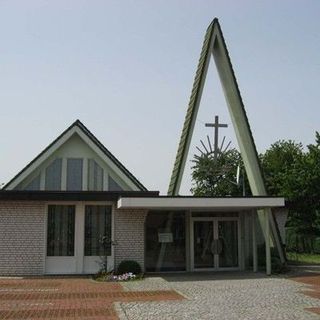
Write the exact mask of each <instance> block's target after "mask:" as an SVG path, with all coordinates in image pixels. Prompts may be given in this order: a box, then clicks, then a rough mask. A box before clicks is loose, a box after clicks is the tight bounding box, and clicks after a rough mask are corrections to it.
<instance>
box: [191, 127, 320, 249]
mask: <svg viewBox="0 0 320 320" xmlns="http://www.w3.org/2000/svg"><path fill="white" fill-rule="evenodd" d="M193 161H194V163H195V165H194V166H193V167H192V170H193V172H192V181H193V186H192V189H191V192H192V193H193V194H194V195H196V196H241V195H242V186H239V185H237V184H236V179H235V176H236V172H237V167H238V165H240V166H241V167H242V168H243V164H242V160H241V155H240V153H239V152H238V151H237V150H236V149H231V150H229V151H227V152H224V153H219V155H218V157H217V158H215V157H214V156H213V154H212V153H209V154H202V155H201V156H200V157H198V156H195V158H194V160H193ZM260 162H261V167H262V170H263V174H264V180H265V184H266V188H267V192H268V195H271V196H283V197H285V198H286V200H288V202H289V204H290V208H289V217H288V223H287V226H288V227H289V228H290V229H291V230H292V231H293V232H292V234H293V235H294V237H295V239H296V246H298V244H299V248H298V249H299V250H302V251H304V252H313V251H314V246H313V245H314V239H315V238H316V237H317V236H319V235H320V134H319V133H318V132H316V141H315V144H310V145H308V146H307V149H306V150H304V149H303V146H302V144H301V143H296V142H294V141H292V140H289V141H284V140H280V141H277V142H276V143H274V144H272V145H271V147H270V148H269V149H268V150H266V152H265V153H264V154H262V155H260ZM245 181H246V182H245V185H246V194H247V195H248V194H250V190H249V184H248V182H247V180H246V178H245ZM319 249H320V248H319Z"/></svg>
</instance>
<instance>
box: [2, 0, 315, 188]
mask: <svg viewBox="0 0 320 320" xmlns="http://www.w3.org/2000/svg"><path fill="white" fill-rule="evenodd" d="M214 17H218V18H219V21H220V23H221V26H222V30H223V33H224V36H225V40H226V42H227V46H228V49H229V52H230V56H231V60H232V63H233V67H234V70H235V73H236V77H237V80H238V84H239V87H240V91H241V94H242V97H243V100H244V103H245V107H246V111H247V113H248V117H249V122H250V125H251V128H252V130H253V133H254V138H255V142H256V145H257V149H258V151H259V152H263V151H264V150H265V149H266V148H268V147H269V146H270V144H271V143H273V142H275V141H276V140H279V139H293V140H296V141H299V142H302V143H303V144H309V143H312V142H313V141H314V136H315V131H316V130H320V126H319V119H320V111H319V110H320V108H319V101H320V90H319V83H320V54H319V52H320V35H319V31H320V2H319V1H308V0H306V1H294V0H290V1H286V0H283V1H245V0H243V1H196V0H193V1H191V0H184V1H139V0H135V1H81V0H77V1H32V0H29V1H22V0H21V1H14V0H11V1H0V128H1V135H0V146H1V152H0V154H1V157H0V168H1V169H0V183H4V182H7V181H8V180H9V179H10V178H11V177H12V176H13V175H14V174H16V173H17V172H18V171H19V170H20V169H21V168H22V167H23V166H25V165H26V164H27V163H28V162H29V161H30V160H32V159H33V158H34V157H35V156H36V155H37V154H38V153H39V152H40V151H41V150H42V149H43V148H44V147H46V145H48V144H49V143H50V142H51V141H52V140H53V139H54V138H55V137H56V136H57V135H58V134H60V133H61V132H62V131H63V130H64V129H65V128H66V127H67V126H69V125H70V124H71V123H72V122H73V121H74V120H76V119H80V120H81V121H82V122H83V123H84V124H85V125H86V126H87V127H88V128H89V129H90V130H91V131H92V132H93V133H94V134H95V135H96V136H97V137H98V138H99V139H100V140H101V142H103V143H104V144H105V145H106V147H107V148H109V149H110V151H112V152H113V153H114V155H115V156H116V157H118V158H119V159H120V160H121V161H122V162H123V163H124V164H125V165H126V166H127V168H128V169H129V170H131V171H132V173H133V174H134V175H136V176H137V177H138V178H139V179H140V180H141V181H142V182H143V183H144V184H145V185H146V186H147V187H148V188H149V189H152V190H160V191H161V192H162V193H165V192H166V191H167V186H168V183H169V178H170V174H171V170H172V166H173V162H174V158H175V154H176V149H177V145H178V141H179V137H180V133H181V129H182V125H183V119H184V116H185V111H186V107H187V104H188V99H189V96H190V92H191V87H192V83H193V78H194V73H195V70H196V66H197V61H198V58H199V54H200V50H201V46H202V41H203V36H204V33H205V30H206V28H207V26H208V24H209V23H210V22H211V20H212V19H213V18H214ZM216 114H218V115H219V116H220V118H221V120H222V121H223V122H226V123H229V124H230V126H229V128H228V129H223V133H222V132H221V134H223V135H225V136H226V139H227V140H231V141H232V145H233V146H236V145H237V144H236V141H235V138H234V134H233V129H232V127H231V123H230V118H229V115H228V112H227V110H226V105H225V101H224V98H223V94H222V90H221V87H220V84H219V81H218V78H217V74H216V70H215V66H214V63H213V61H212V62H211V65H210V69H209V74H208V78H207V83H206V86H205V89H204V94H203V99H202V104H201V106H200V111H199V115H198V120H197V124H196V128H195V134H194V138H193V141H192V146H191V156H190V157H189V160H190V159H191V158H192V154H193V153H194V152H195V146H199V145H200V142H199V141H200V139H204V138H205V136H206V135H207V134H212V132H211V131H210V130H209V129H208V128H205V127H204V123H205V122H207V121H210V120H211V119H213V118H214V115H216ZM190 165H191V163H190V161H188V163H187V167H188V168H190ZM189 175H190V169H187V170H186V177H185V179H184V182H183V186H182V193H188V190H189V189H190V178H189Z"/></svg>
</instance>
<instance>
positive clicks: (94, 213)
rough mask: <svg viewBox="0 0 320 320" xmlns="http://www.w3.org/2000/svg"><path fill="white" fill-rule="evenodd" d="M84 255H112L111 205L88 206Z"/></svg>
mask: <svg viewBox="0 0 320 320" xmlns="http://www.w3.org/2000/svg"><path fill="white" fill-rule="evenodd" d="M84 255H85V256H106V255H108V256H110V255H111V206H98V205H90V206H86V208H85V246H84Z"/></svg>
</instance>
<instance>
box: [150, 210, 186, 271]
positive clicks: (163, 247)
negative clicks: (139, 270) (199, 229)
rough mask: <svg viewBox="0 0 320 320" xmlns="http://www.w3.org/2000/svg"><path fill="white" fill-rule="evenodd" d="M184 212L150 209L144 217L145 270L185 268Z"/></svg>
mask: <svg viewBox="0 0 320 320" xmlns="http://www.w3.org/2000/svg"><path fill="white" fill-rule="evenodd" d="M185 228H186V226H185V212H166V211H150V212H149V213H148V216H147V219H146V270H147V271H183V270H186V236H185Z"/></svg>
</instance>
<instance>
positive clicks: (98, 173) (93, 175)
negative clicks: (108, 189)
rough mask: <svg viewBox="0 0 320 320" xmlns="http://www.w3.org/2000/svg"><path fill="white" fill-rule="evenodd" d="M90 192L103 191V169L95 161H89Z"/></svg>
mask: <svg viewBox="0 0 320 320" xmlns="http://www.w3.org/2000/svg"><path fill="white" fill-rule="evenodd" d="M88 165H89V167H88V190H91V191H102V190H103V169H102V168H101V167H100V166H99V165H98V164H97V162H96V161H95V160H93V159H89V163H88Z"/></svg>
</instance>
